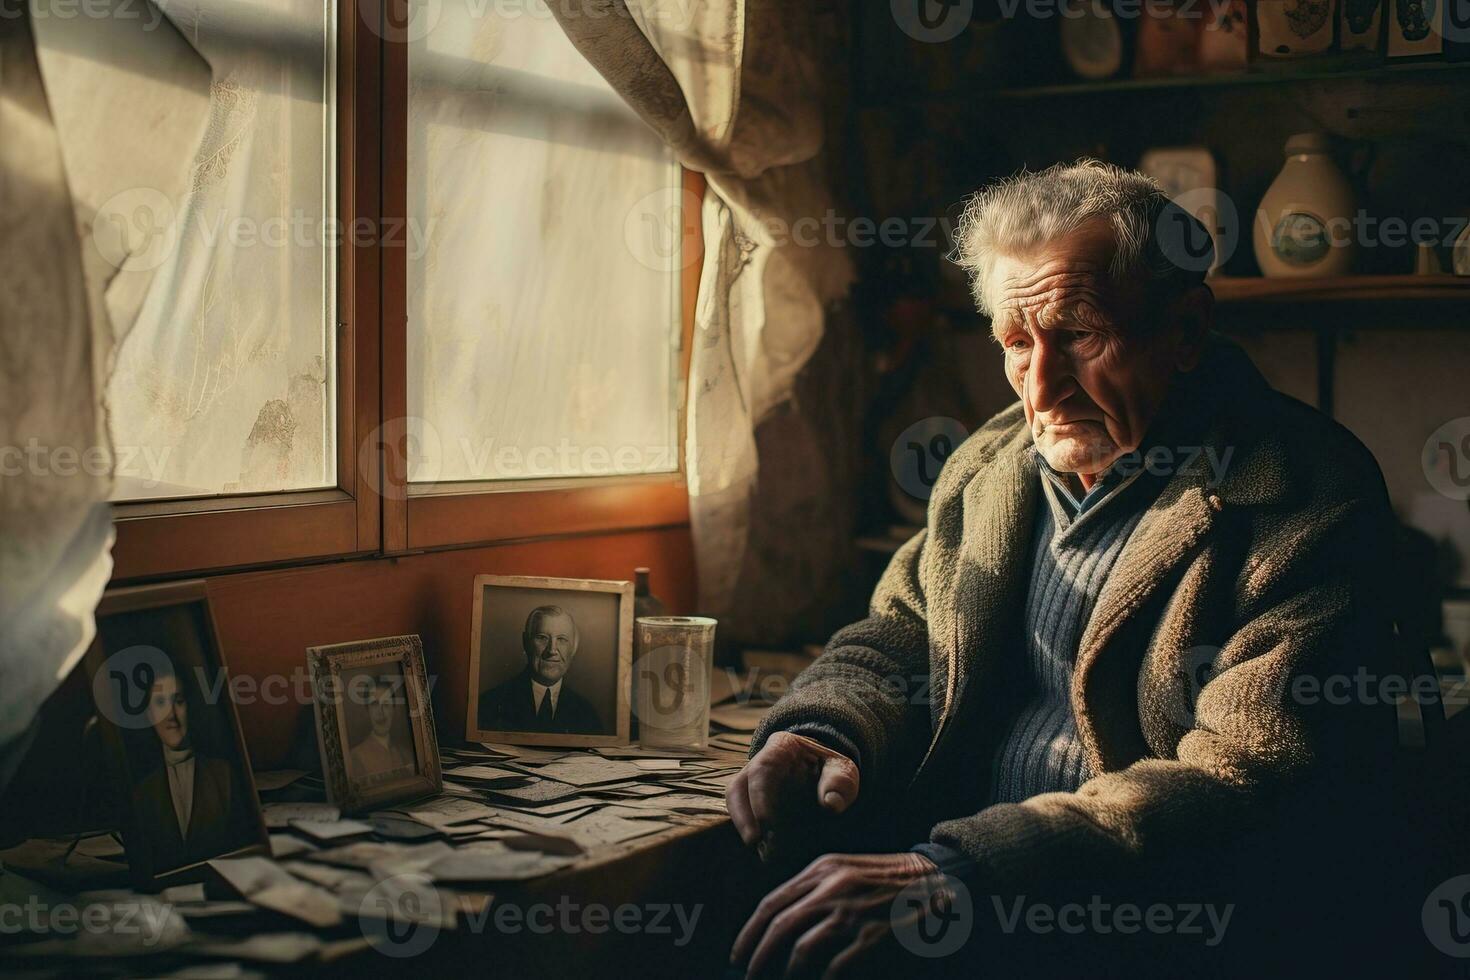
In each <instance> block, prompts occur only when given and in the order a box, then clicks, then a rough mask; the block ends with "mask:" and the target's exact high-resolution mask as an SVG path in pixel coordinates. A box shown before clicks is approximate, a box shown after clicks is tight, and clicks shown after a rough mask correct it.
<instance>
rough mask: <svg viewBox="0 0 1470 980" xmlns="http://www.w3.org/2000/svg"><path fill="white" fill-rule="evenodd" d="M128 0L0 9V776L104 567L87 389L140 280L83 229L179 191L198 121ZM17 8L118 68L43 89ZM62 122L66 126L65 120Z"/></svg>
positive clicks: (95, 418) (51, 683) (179, 60)
mask: <svg viewBox="0 0 1470 980" xmlns="http://www.w3.org/2000/svg"><path fill="white" fill-rule="evenodd" d="M37 3H38V6H39V5H41V3H42V0H37ZM108 6H109V5H108V4H105V3H99V4H98V5H97V6H93V7H91V8H89V9H90V10H93V11H97V10H99V9H103V8H106V7H108ZM122 6H124V0H118V3H116V4H112V5H110V8H111V9H112V11H113V12H114V13H116V12H117V11H118V10H119V9H120V8H121V7H122ZM127 6H131V8H132V10H133V14H132V15H131V16H129V17H123V16H106V15H105V11H104V16H101V17H88V18H80V17H76V16H72V17H50V16H48V14H49V10H42V11H41V15H40V16H39V17H34V18H33V14H32V12H31V11H30V10H27V9H26V8H25V7H24V6H22V7H21V8H20V9H19V10H18V11H17V10H16V9H15V8H11V9H10V10H9V11H8V12H7V16H5V17H0V214H3V215H5V216H6V217H5V220H4V221H0V255H4V256H5V261H4V262H0V352H3V356H0V371H3V372H4V376H3V379H0V468H3V472H0V785H3V784H4V782H5V781H7V779H8V777H9V776H10V775H11V773H12V771H13V767H14V765H15V764H17V763H18V761H19V759H20V757H21V755H22V754H23V752H24V749H25V746H26V744H27V742H28V739H29V737H30V735H31V734H32V732H33V729H32V723H33V721H34V719H35V716H36V712H37V711H38V710H39V708H40V705H41V702H42V701H43V700H45V698H46V697H47V696H49V695H50V693H51V692H52V690H53V689H54V688H55V687H56V685H57V684H58V683H59V682H60V680H61V678H63V677H64V676H65V675H66V674H67V672H68V671H69V670H70V669H71V667H72V666H73V665H74V664H75V663H76V660H77V659H78V658H79V657H80V656H81V654H82V653H83V651H85V649H86V647H87V645H88V644H89V643H90V642H91V640H92V636H93V633H94V623H93V618H92V611H93V609H94V608H95V607H96V604H97V600H98V598H99V597H100V596H101V594H102V590H103V588H104V587H105V586H106V584H107V579H108V576H109V575H110V574H111V569H112V562H111V558H110V556H109V549H110V547H111V541H112V526H111V514H110V513H109V511H108V508H107V505H106V503H105V501H106V499H107V496H108V493H109V491H110V488H111V478H110V459H111V443H110V440H109V439H108V435H107V430H106V425H105V422H104V419H103V416H102V412H101V410H100V407H99V406H100V404H101V398H100V396H101V393H102V389H103V384H104V380H105V378H106V376H107V370H108V362H109V360H110V356H111V353H112V349H113V343H114V336H115V334H117V335H120V333H121V332H122V331H125V330H126V327H127V325H128V320H127V317H128V315H129V311H131V310H134V309H135V308H136V304H137V302H138V298H139V297H141V296H142V295H144V294H146V292H147V290H148V287H149V285H150V282H151V278H152V274H151V270H149V269H139V268H135V267H130V266H129V260H130V259H131V258H132V257H133V256H134V254H135V251H134V250H135V249H140V248H142V247H143V243H142V241H141V240H140V239H137V238H132V237H129V236H126V235H123V236H121V237H118V236H114V237H112V238H108V237H107V235H106V232H107V230H108V228H109V227H110V226H109V225H108V223H107V222H105V221H104V222H103V224H102V228H103V234H102V235H101V236H98V237H94V236H93V235H91V230H92V229H93V228H94V221H95V219H96V217H97V209H98V207H99V203H100V202H105V201H107V200H108V199H110V198H112V197H114V196H115V195H116V194H117V193H119V192H120V191H122V190H124V189H126V188H129V187H138V186H145V187H149V188H152V189H153V190H155V191H157V192H158V193H161V194H164V195H168V194H178V193H181V192H182V190H183V188H184V186H185V181H186V173H185V167H184V166H183V163H184V162H185V161H187V160H188V159H189V158H190V155H191V154H192V151H193V148H194V146H195V145H197V141H198V134H199V132H200V131H201V129H202V127H203V120H204V113H203V111H202V110H203V106H204V105H205V104H206V102H207V91H208V88H207V86H208V78H209V73H208V66H207V65H205V64H204V63H203V62H202V61H201V60H200V59H199V58H198V57H197V55H194V54H193V53H192V52H191V50H190V49H189V47H188V46H187V45H186V44H185V43H184V42H183V41H182V39H181V37H180V36H179V35H178V34H177V32H175V31H174V30H173V29H172V27H171V26H170V25H169V24H168V23H167V22H166V21H162V20H151V21H150V18H149V16H148V15H149V14H151V13H156V8H150V7H147V6H146V5H139V4H129V5H127ZM139 11H142V12H143V15H144V16H142V17H140V16H139ZM15 13H19V14H20V16H12V14H15ZM73 13H74V11H73ZM33 19H34V20H35V21H37V22H40V21H44V27H43V29H44V30H45V31H46V32H47V37H48V39H49V40H52V41H54V42H55V43H56V47H57V50H59V51H63V52H72V53H74V54H75V53H81V52H85V51H88V50H93V51H106V52H108V53H109V54H110V55H115V56H116V57H117V59H120V60H118V61H114V62H113V64H121V65H131V66H132V67H133V70H118V71H114V72H111V73H110V74H109V76H108V77H107V78H105V79H95V78H94V79H93V83H94V85H95V86H96V87H95V88H93V89H91V90H85V89H78V90H73V91H68V90H67V86H65V85H63V84H60V83H57V84H56V85H55V86H54V90H53V91H50V92H48V88H51V86H49V85H47V84H45V83H43V78H42V65H41V63H40V62H39V61H38V58H37V34H38V33H39V32H38V31H37V30H34V29H33ZM150 22H151V23H152V25H153V26H152V27H151V28H148V29H147V31H145V25H146V24H149V23H150ZM144 33H151V34H152V35H153V36H152V37H151V38H148V39H147V41H146V43H147V44H148V46H149V50H150V51H151V52H152V53H153V55H154V56H155V59H154V60H153V61H151V62H150V63H149V64H148V70H147V71H146V72H145V71H140V70H137V67H136V66H137V63H136V62H129V61H128V59H129V58H130V57H132V56H134V55H136V54H137V52H138V51H139V50H140V44H141V43H143V42H141V41H140V38H141V37H142V35H143V34H144ZM103 60H104V61H105V59H103ZM50 81H51V80H50V79H46V80H45V82H50ZM83 93H85V96H86V97H85V98H80V96H81V95H82V94H83ZM48 95H49V96H50V98H49V99H48ZM78 120H80V121H82V123H83V124H84V126H85V130H84V131H83V132H82V133H78V132H76V131H75V130H69V129H68V127H67V125H66V123H67V122H69V121H70V122H73V123H75V122H76V121H78ZM68 137H70V138H71V139H72V140H77V139H83V140H86V141H92V144H91V145H94V146H103V147H107V146H118V145H129V144H133V143H137V144H139V145H141V146H142V147H143V149H142V150H141V151H140V152H139V153H138V154H137V155H135V156H132V157H129V158H127V159H122V158H114V159H112V160H110V161H108V160H102V161H97V162H95V163H93V164H91V165H89V164H88V163H87V162H86V161H87V160H88V159H91V160H94V161H95V160H96V154H95V150H94V152H93V154H92V155H91V156H90V157H89V156H88V155H87V154H84V153H83V154H79V153H77V152H75V151H76V148H77V144H75V143H70V144H69V142H68ZM104 250H105V251H106V254H104ZM124 268H126V269H128V270H129V271H127V272H120V271H119V270H120V269H124ZM109 314H112V315H115V316H117V317H118V322H117V324H116V327H115V326H114V323H113V322H112V320H111V319H110V317H109Z"/></svg>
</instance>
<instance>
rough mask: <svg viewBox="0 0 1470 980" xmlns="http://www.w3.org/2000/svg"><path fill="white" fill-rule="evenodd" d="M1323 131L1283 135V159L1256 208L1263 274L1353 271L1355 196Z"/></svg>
mask: <svg viewBox="0 0 1470 980" xmlns="http://www.w3.org/2000/svg"><path fill="white" fill-rule="evenodd" d="M1329 149H1330V144H1329V143H1328V140H1327V136H1326V134H1324V133H1298V134H1297V135H1295V136H1293V137H1291V138H1290V139H1288V140H1287V141H1286V164H1285V166H1283V167H1282V168H1281V173H1279V174H1277V175H1276V179H1275V180H1274V181H1272V182H1271V186H1270V187H1269V188H1267V189H1266V196H1265V197H1263V198H1261V204H1260V207H1259V208H1257V210H1256V220H1255V228H1254V231H1253V234H1252V240H1253V241H1254V243H1255V250H1256V261H1257V262H1259V263H1260V266H1261V272H1262V274H1264V275H1267V276H1282V277H1288V276H1297V277H1315V276H1341V275H1347V274H1348V273H1349V272H1351V271H1352V266H1353V259H1354V258H1355V257H1356V253H1357V242H1356V235H1355V234H1354V228H1355V220H1354V219H1355V217H1356V215H1357V198H1356V196H1355V195H1354V194H1353V188H1352V185H1351V184H1349V183H1348V179H1347V177H1346V176H1345V175H1344V174H1343V172H1342V171H1341V170H1339V169H1338V167H1337V164H1335V163H1334V162H1333V161H1332V157H1331V155H1330V154H1329V152H1328V151H1329Z"/></svg>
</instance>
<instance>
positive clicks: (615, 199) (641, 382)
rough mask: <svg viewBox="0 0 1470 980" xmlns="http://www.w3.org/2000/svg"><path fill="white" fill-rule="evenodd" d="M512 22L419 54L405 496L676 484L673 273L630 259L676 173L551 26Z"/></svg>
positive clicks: (478, 16) (457, 4)
mask: <svg viewBox="0 0 1470 980" xmlns="http://www.w3.org/2000/svg"><path fill="white" fill-rule="evenodd" d="M498 9H499V8H498V6H497V5H494V4H490V5H487V4H485V3H483V2H480V0H443V3H442V6H441V7H440V8H439V12H438V16H437V18H436V19H435V20H434V22H433V24H432V29H429V30H428V31H427V33H425V34H424V36H422V37H421V38H418V39H417V40H415V41H413V42H412V45H411V47H410V50H409V84H410V96H409V133H408V139H409V145H408V201H409V206H408V210H409V218H410V233H409V236H408V237H407V242H408V248H409V250H410V251H409V255H408V407H409V415H410V416H411V417H413V420H412V421H410V424H409V428H410V433H411V434H415V435H417V437H418V438H417V439H416V442H415V444H414V446H413V448H414V449H415V450H416V451H415V452H411V453H410V457H409V464H408V465H409V474H408V475H409V479H410V481H412V482H416V483H425V482H433V481H466V480H514V479H533V478H545V477H578V476H596V475H608V474H629V473H652V472H669V471H673V470H676V469H677V468H678V451H677V450H678V411H677V398H678V378H677V360H676V358H677V344H678V336H679V333H678V329H679V316H678V313H679V292H678V287H679V282H678V273H677V265H678V260H677V254H675V255H673V256H669V255H668V254H667V252H666V251H665V252H663V253H659V252H657V250H654V251H653V252H650V253H646V254H635V253H634V251H633V250H632V249H631V248H630V246H629V245H628V244H627V242H628V236H629V235H630V234H634V235H637V234H644V233H645V229H644V228H643V227H642V226H641V222H643V221H644V220H653V219H654V218H655V216H657V217H658V219H659V222H656V223H659V229H655V230H661V229H663V228H664V225H663V224H662V223H661V222H662V220H663V219H664V218H665V217H666V216H668V215H670V214H675V213H677V212H676V210H674V209H676V208H677V206H678V201H679V179H680V171H679V167H678V164H677V162H676V161H675V159H674V157H673V156H672V154H671V153H670V152H669V151H668V149H667V148H666V147H665V146H664V145H663V143H662V141H660V140H659V139H658V137H657V136H655V135H654V133H653V132H652V131H651V130H650V129H648V127H646V126H645V125H644V124H643V123H642V122H641V121H640V120H639V119H638V117H637V116H636V115H635V114H634V113H633V112H632V110H630V109H628V108H627V106H626V105H625V104H624V103H623V102H622V101H621V100H620V99H619V98H618V97H617V96H616V94H615V93H614V92H613V91H612V90H611V88H610V87H609V86H608V85H607V83H606V82H605V81H604V80H603V79H602V77H601V76H600V75H598V74H597V72H596V71H594V70H593V69H592V67H591V66H590V65H588V64H587V62H586V61H585V60H584V59H583V58H582V57H581V55H579V54H578V53H577V52H576V50H575V49H574V48H573V47H572V45H571V44H570V42H568V41H567V39H566V37H565V36H564V35H563V33H562V31H561V28H560V27H558V26H557V24H556V22H555V21H554V20H552V19H551V17H550V14H549V13H548V12H547V11H546V10H545V9H544V8H539V7H537V6H534V5H533V6H532V7H530V8H529V9H528V8H525V7H523V6H522V5H517V6H516V12H518V14H519V15H517V16H511V15H510V14H497V13H496V11H497V10H498ZM674 227H677V225H675V226H674ZM673 244H674V246H675V247H677V238H676V237H675V238H674V241H673ZM660 255H662V256H663V258H664V259H670V258H672V260H673V261H660V260H659V256H660ZM415 430H417V431H415Z"/></svg>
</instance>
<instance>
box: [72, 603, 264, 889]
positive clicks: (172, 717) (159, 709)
mask: <svg viewBox="0 0 1470 980" xmlns="http://www.w3.org/2000/svg"><path fill="white" fill-rule="evenodd" d="M84 669H85V670H86V674H87V680H88V683H89V684H90V685H91V688H92V698H93V703H94V705H95V706H96V708H97V723H98V727H99V728H100V730H101V734H102V739H103V744H104V746H105V747H106V751H107V753H108V754H109V756H110V757H111V763H112V764H111V769H112V771H113V772H114V773H116V774H117V776H118V782H119V784H120V786H121V789H122V803H123V809H124V811H125V819H124V823H123V827H122V834H123V847H124V850H125V852H126V854H127V858H128V866H129V869H130V871H131V873H132V876H133V878H134V880H135V881H137V882H138V884H139V885H140V886H141V887H144V888H149V889H154V888H161V887H165V886H168V885H174V884H180V883H184V882H190V881H200V880H203V879H205V878H206V877H208V862H209V861H210V860H213V859H215V858H224V857H244V856H246V855H253V854H269V853H270V835H269V832H268V831H267V830H266V826H265V818H264V816H263V815H262V813H261V808H260V797H259V796H258V795H257V794H256V790H255V776H254V773H253V772H252V770H251V767H250V753H249V751H248V750H247V748H246V746H245V736H244V733H243V732H242V731H241V728H240V718H239V713H238V712H237V711H236V709H235V702H234V699H233V697H232V696H231V691H232V688H231V685H230V678H229V668H228V666H227V665H226V663H225V657H224V650H223V649H222V648H221V646H220V642H219V633H218V630H217V629H216V628H215V623H214V615H213V613H212V612H211V610H210V606H209V595H208V592H207V590H206V587H205V583H204V582H203V581H202V580H191V581H186V582H178V583H172V584H167V585H145V586H135V587H131V588H123V589H113V590H109V591H108V592H106V593H105V594H104V595H103V597H102V601H101V603H99V605H98V607H97V635H96V637H95V638H94V639H93V641H92V645H91V646H90V647H89V648H88V650H87V654H86V657H85V659H84ZM170 681H172V683H171V684H170V683H169V682H170Z"/></svg>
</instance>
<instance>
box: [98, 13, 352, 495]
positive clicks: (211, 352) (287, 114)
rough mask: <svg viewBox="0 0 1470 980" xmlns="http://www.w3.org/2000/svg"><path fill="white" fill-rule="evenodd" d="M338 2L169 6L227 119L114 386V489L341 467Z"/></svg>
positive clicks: (217, 483) (198, 489)
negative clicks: (338, 461)
mask: <svg viewBox="0 0 1470 980" xmlns="http://www.w3.org/2000/svg"><path fill="white" fill-rule="evenodd" d="M334 6H335V4H332V3H325V4H324V3H323V2H322V0H170V2H169V3H168V4H167V10H168V15H169V17H170V19H172V20H173V22H174V23H175V24H176V25H178V27H179V29H180V30H181V32H182V33H183V35H184V36H185V37H186V38H187V39H188V40H189V41H190V42H191V43H192V44H193V45H194V46H195V47H196V48H197V49H198V50H199V53H200V54H201V55H202V56H203V57H204V59H205V60H206V61H207V62H208V63H209V65H210V69H211V73H212V81H211V85H210V106H209V119H208V124H207V128H206V130H205V133H204V136H203V139H202V143H201V145H200V146H199V149H198V152H197V154H196V155H195V157H194V160H193V162H192V172H191V180H190V190H189V192H188V193H187V194H186V195H185V197H184V199H183V200H181V201H178V202H172V203H173V213H174V219H173V220H174V222H175V225H174V227H175V228H176V229H177V239H176V241H177V244H176V245H175V246H174V248H173V249H172V250H171V252H170V253H169V254H168V256H167V257H166V258H165V259H164V260H163V262H162V264H161V265H159V266H158V268H157V271H156V273H155V275H154V278H153V281H152V285H151V286H150V289H149V293H148V296H147V298H146V299H145V301H144V303H143V306H142V308H141V312H140V314H139V316H138V319H137V321H136V323H135V324H134V327H133V330H132V332H131V334H129V335H128V337H127V339H126V341H125V342H124V343H123V345H122V346H121V347H120V348H119V350H118V352H117V367H116V370H115V372H114V374H113V376H112V380H111V383H110V384H109V387H108V393H107V396H108V401H109V407H110V413H111V425H112V435H113V441H114V443H115V444H116V446H117V451H118V456H117V462H118V473H119V478H118V483H117V488H116V490H115V492H114V495H113V496H114V499H142V498H159V497H185V496H204V495H214V494H226V493H249V492H259V491H279V490H302V489H308V488H319V487H325V486H332V485H335V483H336V479H337V477H336V463H335V450H334V445H335V428H336V424H335V420H336V404H335V403H336V395H335V383H336V379H335V366H336V351H335V343H334V340H335V334H336V331H335V329H334V328H333V324H334V320H335V303H334V299H335V290H336V286H335V264H336V257H335V249H334V247H333V240H334V238H335V237H336V236H335V235H334V233H333V228H334V225H333V222H334V221H335V208H334V206H333V204H334V201H335V159H334V156H335V154H334V146H335V135H334V114H333V111H332V110H333V105H334V101H335V94H334V89H335V86H334V74H335V66H334V64H333V56H334V55H333V52H334V49H335V42H336V28H335V21H334V16H333V13H332V8H333V7H334ZM113 151H115V152H119V153H126V152H127V148H126V147H116V148H113Z"/></svg>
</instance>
